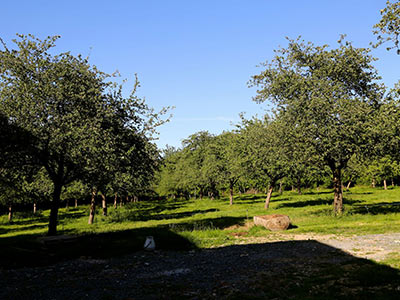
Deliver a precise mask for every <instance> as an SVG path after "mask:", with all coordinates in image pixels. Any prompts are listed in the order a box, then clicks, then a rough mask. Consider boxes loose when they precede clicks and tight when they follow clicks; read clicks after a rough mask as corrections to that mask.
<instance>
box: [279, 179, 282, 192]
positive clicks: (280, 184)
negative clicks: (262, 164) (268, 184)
mask: <svg viewBox="0 0 400 300" xmlns="http://www.w3.org/2000/svg"><path fill="white" fill-rule="evenodd" d="M279 195H282V180H281V181H279Z"/></svg>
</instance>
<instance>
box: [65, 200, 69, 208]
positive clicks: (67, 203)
mask: <svg viewBox="0 0 400 300" xmlns="http://www.w3.org/2000/svg"><path fill="white" fill-rule="evenodd" d="M65 202H66V204H65V209H66V210H69V199H67V200H65Z"/></svg>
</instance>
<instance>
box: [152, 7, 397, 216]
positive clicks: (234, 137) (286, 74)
mask: <svg viewBox="0 0 400 300" xmlns="http://www.w3.org/2000/svg"><path fill="white" fill-rule="evenodd" d="M381 13H382V20H381V22H380V23H378V24H377V25H376V26H375V28H376V31H375V33H376V34H378V36H377V38H378V42H377V44H376V45H374V46H379V45H380V44H382V43H384V42H388V41H389V42H391V41H393V42H394V46H393V47H388V50H390V49H392V48H398V40H397V37H398V29H399V15H400V6H399V3H398V2H396V3H394V4H392V3H390V2H388V6H387V8H386V9H384V10H382V11H381ZM375 60H376V59H375V58H374V57H372V56H371V55H370V49H369V48H356V47H354V46H353V45H352V44H351V43H350V42H348V41H346V40H345V36H342V37H341V39H340V40H339V45H338V47H336V48H333V49H331V48H329V47H328V46H327V45H323V46H318V45H314V44H313V43H311V42H308V43H306V42H304V41H303V40H301V39H300V38H298V39H296V40H290V39H288V46H287V47H286V48H280V49H278V50H277V51H275V57H274V59H273V60H272V61H270V62H266V63H264V64H262V66H263V71H262V72H261V73H260V74H257V75H255V76H253V77H252V78H251V80H250V82H249V86H250V87H256V88H257V95H256V96H255V97H254V100H255V101H256V102H258V103H262V102H265V101H269V102H271V103H272V104H273V105H274V112H273V114H271V115H270V116H265V117H264V118H261V119H259V118H253V119H250V120H246V119H244V118H242V122H241V124H239V125H238V128H237V130H234V131H232V132H224V133H222V134H220V135H217V136H212V135H210V134H208V133H207V132H199V133H197V134H194V135H192V136H190V137H189V138H188V139H186V140H184V142H183V145H182V148H181V149H173V148H169V149H167V151H166V152H165V156H164V165H163V167H162V169H161V171H160V173H159V176H158V177H159V185H158V191H159V192H160V193H162V194H183V195H199V197H202V195H204V194H205V193H208V194H209V195H210V196H211V197H213V196H217V195H218V194H219V191H221V190H229V194H230V203H231V204H232V203H233V191H234V189H235V188H236V190H239V191H244V190H246V189H265V190H266V191H267V198H266V202H265V208H268V206H269V201H270V199H271V194H272V192H273V190H274V188H275V187H276V186H277V184H280V188H282V183H283V182H286V184H288V185H291V186H297V187H298V190H299V191H300V187H301V186H311V185H313V184H316V185H318V184H321V183H322V182H323V181H324V178H325V177H326V176H327V174H329V176H330V177H331V186H333V189H334V199H333V210H334V213H335V214H341V213H342V211H343V180H344V179H345V180H347V182H348V184H349V182H352V181H353V182H354V181H356V180H365V179H366V178H369V179H370V180H371V182H372V184H373V185H375V184H376V182H377V181H380V180H382V181H383V184H384V186H385V188H387V180H391V181H392V184H394V178H396V177H398V176H399V161H400V134H399V133H400V103H399V91H400V90H399V86H395V87H394V88H393V89H391V90H389V91H388V90H387V89H386V87H385V86H384V85H383V84H381V83H379V80H380V79H381V78H380V76H379V75H378V73H377V71H376V69H375V68H374V66H373V62H374V61H375Z"/></svg>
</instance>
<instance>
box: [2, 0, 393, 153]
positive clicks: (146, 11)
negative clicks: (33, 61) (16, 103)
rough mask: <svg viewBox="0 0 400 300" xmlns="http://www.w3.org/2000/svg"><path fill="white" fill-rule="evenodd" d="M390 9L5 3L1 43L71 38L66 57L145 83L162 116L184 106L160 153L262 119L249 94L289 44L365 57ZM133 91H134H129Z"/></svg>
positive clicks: (219, 1)
mask: <svg viewBox="0 0 400 300" xmlns="http://www.w3.org/2000/svg"><path fill="white" fill-rule="evenodd" d="M385 3H386V0H335V1H328V0H326V1H325V0H302V1H299V0H286V1H285V0H279V1H278V0H241V1H239V0H213V1H212V0H197V1H194V0H181V1H178V0H157V1H156V0H141V1H139V0H132V1H128V0H126V1H122V0H114V1H101V0H96V1H91V0H80V1H75V0H69V1H57V0H53V1H45V0H35V1H18V0H11V1H10V0H3V1H2V3H1V14H0V37H1V38H3V40H4V41H6V42H7V43H11V39H12V38H14V37H15V33H22V34H28V33H32V34H34V35H36V36H37V37H39V38H45V37H46V36H48V35H61V37H62V38H61V39H60V40H59V41H58V42H57V45H58V46H57V48H56V49H58V50H59V51H60V52H61V51H67V50H68V51H71V52H72V53H74V54H78V53H81V54H83V55H88V54H90V61H91V63H92V64H95V65H97V66H98V67H99V68H100V70H103V71H105V72H109V73H112V72H113V71H115V70H119V72H120V73H121V75H122V77H124V78H128V79H132V78H133V76H134V74H135V73H137V74H138V76H139V80H140V81H141V88H140V90H139V92H138V94H139V96H145V97H146V100H147V103H148V104H149V105H150V106H152V107H154V108H156V109H160V108H161V107H163V106H175V107H176V108H175V109H174V111H173V115H174V116H173V118H172V119H171V121H170V122H169V123H168V124H165V125H164V126H163V127H161V128H160V129H159V132H160V136H159V140H158V141H157V144H158V145H159V146H160V147H161V148H162V147H164V146H165V145H166V144H169V145H172V146H180V143H181V140H182V139H184V138H186V137H187V136H189V135H190V134H193V133H195V132H197V131H201V130H208V131H209V132H211V133H214V134H218V133H220V132H222V131H223V130H230V129H232V128H233V127H232V125H231V124H232V123H237V122H238V121H239V117H238V115H239V113H240V112H246V115H247V116H248V117H250V116H252V115H255V114H258V115H262V114H264V113H265V110H266V109H268V106H267V104H256V103H254V102H253V101H252V100H251V98H252V96H254V95H255V89H254V88H251V89H250V88H248V87H247V82H248V80H249V79H250V77H251V75H254V74H257V73H259V72H260V70H261V69H260V68H257V67H256V65H258V64H259V63H260V62H263V61H266V60H270V59H271V58H272V57H273V50H274V49H277V48H278V46H279V45H281V46H285V45H286V40H285V37H286V36H288V37H291V38H296V37H297V36H299V35H301V36H302V37H303V38H304V39H305V40H307V41H312V42H314V43H316V44H329V45H332V46H336V42H337V40H338V39H339V36H340V34H347V37H348V39H349V40H351V41H353V43H354V45H355V46H357V47H368V46H369V42H370V41H374V40H375V37H374V36H373V34H372V26H373V25H374V24H376V23H377V22H378V21H379V19H380V13H379V11H380V9H382V8H383V7H385ZM372 54H373V55H374V56H376V57H378V58H380V60H379V61H378V62H377V63H376V67H377V68H378V70H379V72H380V74H381V76H382V77H383V79H384V80H383V81H384V82H385V84H386V85H387V86H392V85H393V84H394V82H396V81H397V80H398V78H399V73H398V70H400V68H399V66H400V56H397V55H396V54H395V53H394V52H386V51H385V50H384V47H383V48H381V49H377V50H373V52H372ZM129 83H130V84H132V80H131V81H128V85H127V86H126V87H127V91H128V90H129Z"/></svg>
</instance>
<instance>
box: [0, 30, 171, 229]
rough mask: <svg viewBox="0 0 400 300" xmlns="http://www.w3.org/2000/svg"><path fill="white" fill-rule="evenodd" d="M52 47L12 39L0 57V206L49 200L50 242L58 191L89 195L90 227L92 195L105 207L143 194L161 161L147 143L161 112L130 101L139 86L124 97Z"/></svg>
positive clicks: (104, 77)
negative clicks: (113, 198)
mask: <svg viewBox="0 0 400 300" xmlns="http://www.w3.org/2000/svg"><path fill="white" fill-rule="evenodd" d="M57 39H58V37H48V38H47V39H45V40H43V41H42V40H39V39H37V38H35V37H34V36H32V35H29V36H24V35H18V38H17V39H15V40H14V41H13V42H14V43H15V47H14V48H11V49H10V48H8V46H7V45H6V44H5V43H4V42H3V41H2V45H3V50H2V51H0V122H1V126H0V137H1V146H0V199H1V201H3V202H7V203H8V204H9V206H10V207H11V204H12V202H13V201H17V200H22V199H26V198H30V199H31V200H30V201H33V202H34V201H35V199H36V198H37V197H34V195H32V193H33V192H35V193H39V194H40V197H41V199H42V200H43V199H45V197H46V196H48V197H50V198H51V201H50V203H51V212H50V220H49V234H50V235H54V234H56V231H57V218H58V217H57V216H58V209H59V206H60V200H61V197H62V193H63V189H64V190H65V192H66V193H71V192H72V193H73V192H74V191H76V190H77V189H81V191H80V192H84V191H82V189H83V190H85V187H87V189H86V190H88V189H89V190H91V192H92V203H91V212H90V218H89V223H92V222H93V218H94V212H95V197H96V194H97V193H98V192H101V195H103V199H104V196H105V195H108V194H110V193H113V194H116V195H117V194H120V195H132V196H133V195H135V196H137V195H138V194H140V193H143V192H144V191H145V190H146V189H148V186H149V183H150V181H151V180H152V176H153V173H154V170H155V169H156V168H157V165H158V161H159V154H158V150H157V148H156V146H155V145H154V143H152V142H151V136H152V134H153V132H154V130H155V128H156V126H158V125H160V124H162V123H163V121H162V119H161V118H160V116H161V115H163V114H164V113H165V112H166V111H167V109H163V110H162V111H161V112H160V113H155V112H154V110H153V109H151V108H149V107H148V106H147V104H146V103H145V102H144V100H143V99H140V98H139V97H137V96H136V89H137V88H138V87H139V82H138V81H137V79H136V81H135V85H134V88H133V91H132V92H131V93H130V95H128V96H127V97H125V96H124V95H123V89H122V85H120V84H117V83H116V82H114V81H113V77H114V75H108V74H106V73H104V72H101V71H99V70H98V69H97V68H96V67H95V66H93V65H91V64H89V61H88V59H87V58H83V57H82V56H80V55H78V56H74V55H72V54H71V53H69V52H66V53H60V54H53V52H54V51H53V50H52V48H53V47H54V46H55V42H56V40H57ZM49 189H51V190H49ZM103 205H104V201H103ZM10 209H11V208H10Z"/></svg>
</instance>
